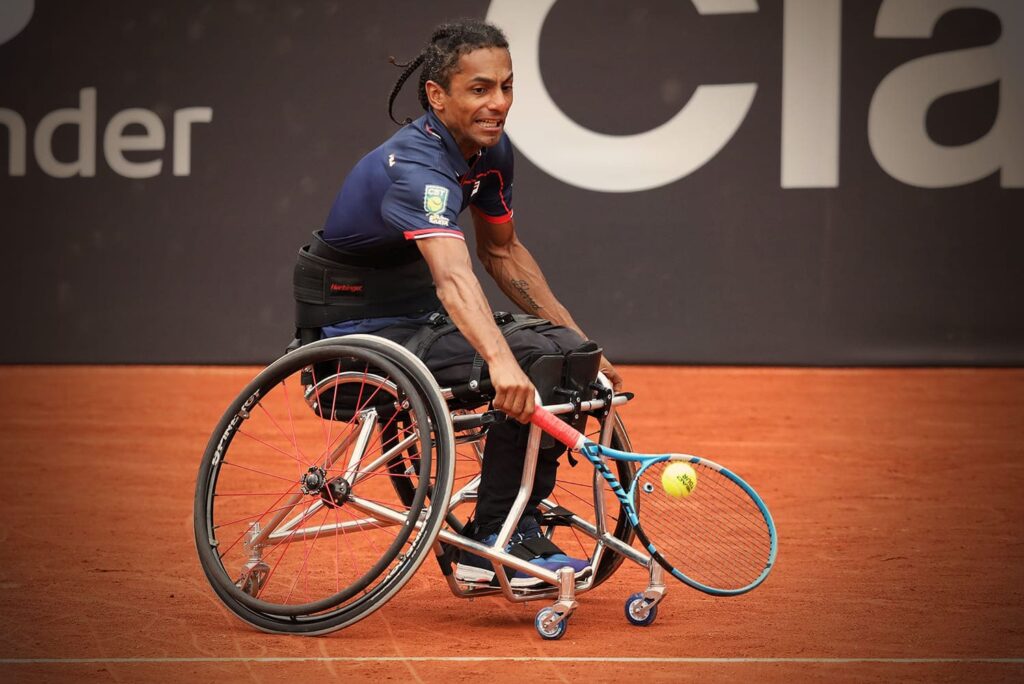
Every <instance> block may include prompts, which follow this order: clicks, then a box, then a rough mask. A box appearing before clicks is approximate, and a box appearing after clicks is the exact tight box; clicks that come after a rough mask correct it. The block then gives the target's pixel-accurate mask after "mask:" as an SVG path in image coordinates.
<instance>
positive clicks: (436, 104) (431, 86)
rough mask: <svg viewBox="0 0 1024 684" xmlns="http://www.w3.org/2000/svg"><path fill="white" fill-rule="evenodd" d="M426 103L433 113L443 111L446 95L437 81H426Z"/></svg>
mask: <svg viewBox="0 0 1024 684" xmlns="http://www.w3.org/2000/svg"><path fill="white" fill-rule="evenodd" d="M424 87H425V88H426V90H427V102H429V103H430V107H431V109H433V110H434V111H438V112H440V111H444V105H445V101H446V100H447V97H448V93H446V92H445V91H444V88H442V87H441V84H440V83H438V82H437V81H427V84H426V86H424Z"/></svg>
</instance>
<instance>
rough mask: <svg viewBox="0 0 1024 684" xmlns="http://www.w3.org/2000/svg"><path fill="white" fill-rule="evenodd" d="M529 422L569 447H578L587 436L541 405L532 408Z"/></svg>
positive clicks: (581, 445) (583, 442)
mask: <svg viewBox="0 0 1024 684" xmlns="http://www.w3.org/2000/svg"><path fill="white" fill-rule="evenodd" d="M530 422H531V423H533V424H534V425H536V426H537V427H539V428H540V429H541V430H543V431H544V432H546V433H548V434H549V435H551V436H552V437H554V438H555V439H557V440H558V441H559V442H561V443H562V444H564V445H565V446H567V447H569V448H570V449H580V448H582V447H583V445H584V444H585V443H586V441H587V438H586V437H584V436H583V435H582V434H580V432H579V431H577V430H575V429H574V428H573V427H572V426H571V425H567V424H566V423H563V422H562V421H560V420H559V419H558V418H556V417H555V414H553V413H551V411H548V410H547V409H546V408H544V407H543V406H538V407H536V408H535V409H534V411H533V415H532V416H531V417H530Z"/></svg>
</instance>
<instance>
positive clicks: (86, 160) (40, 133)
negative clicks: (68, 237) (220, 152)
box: [0, 88, 213, 178]
mask: <svg viewBox="0 0 1024 684" xmlns="http://www.w3.org/2000/svg"><path fill="white" fill-rule="evenodd" d="M211 121H213V109H211V108H210V107H186V108H184V109H178V110H175V112H174V148H173V152H172V168H173V173H174V175H175V176H188V175H190V174H191V173H192V125H193V124H197V123H210V122H211ZM132 125H137V126H142V128H143V129H144V130H145V133H143V134H138V135H137V134H128V133H126V129H127V128H128V127H129V126H132ZM0 126H3V127H4V128H6V129H7V135H8V141H9V143H10V144H9V145H8V147H9V152H8V161H7V172H8V173H9V174H10V175H11V176H24V175H25V167H26V164H25V157H26V151H25V148H26V144H27V143H26V138H27V130H26V126H25V120H24V119H23V118H22V117H21V115H20V114H18V113H17V112H15V111H13V110H11V109H0ZM61 126H74V127H76V128H77V129H78V156H77V158H76V159H75V160H73V161H61V160H59V159H57V158H56V156H55V155H54V153H53V136H54V133H55V132H56V131H57V129H58V128H59V127H61ZM33 143H34V145H33V147H34V150H35V155H36V163H38V164H39V168H40V169H42V171H43V173H45V174H46V175H48V176H52V177H54V178H71V177H72V176H82V177H85V178H90V177H93V176H95V175H96V89H95V88H82V89H81V90H80V91H79V93H78V107H77V108H67V109H57V110H55V111H52V112H50V113H49V114H47V115H46V116H44V117H43V118H42V119H41V120H40V121H39V125H38V126H36V130H35V135H34V137H33ZM165 143H166V132H165V128H164V123H163V121H161V120H160V117H159V116H157V114H156V112H153V111H150V110H148V109H142V108H139V107H133V108H131V109H124V110H121V111H120V112H117V113H116V114H114V116H113V117H112V118H111V119H110V121H109V122H108V123H107V125H106V127H105V130H104V132H103V155H104V157H105V158H106V161H107V165H108V166H109V167H110V168H111V170H112V171H113V172H114V173H116V174H118V175H120V176H124V177H125V178H152V177H154V176H158V175H160V173H161V171H162V170H163V160H162V159H150V160H148V161H141V162H136V161H129V160H128V159H126V158H125V156H124V153H125V152H126V151H148V152H162V151H163V150H164V148H165Z"/></svg>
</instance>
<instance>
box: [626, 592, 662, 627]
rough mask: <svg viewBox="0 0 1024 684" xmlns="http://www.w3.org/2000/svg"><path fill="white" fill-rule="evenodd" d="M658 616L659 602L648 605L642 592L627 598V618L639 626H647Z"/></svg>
mask: <svg viewBox="0 0 1024 684" xmlns="http://www.w3.org/2000/svg"><path fill="white" fill-rule="evenodd" d="M657 617H658V604H654V605H653V606H650V607H648V605H647V602H646V601H645V600H644V595H643V593H642V592H637V593H636V594H633V595H632V596H630V597H629V598H628V599H626V619H627V620H629V623H630V624H632V625H636V626H637V627H647V626H648V625H650V624H651V623H652V622H654V620H655V618H657Z"/></svg>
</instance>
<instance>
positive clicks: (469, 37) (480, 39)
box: [388, 19, 508, 126]
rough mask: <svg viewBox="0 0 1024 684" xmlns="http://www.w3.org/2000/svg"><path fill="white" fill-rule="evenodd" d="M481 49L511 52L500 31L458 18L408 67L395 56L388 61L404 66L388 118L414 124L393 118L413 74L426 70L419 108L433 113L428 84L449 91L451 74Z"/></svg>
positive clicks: (438, 32) (443, 27)
mask: <svg viewBox="0 0 1024 684" xmlns="http://www.w3.org/2000/svg"><path fill="white" fill-rule="evenodd" d="M482 48H505V49H508V39H507V38H505V34H504V33H502V31H501V29H499V28H498V27H497V26H494V25H492V24H488V23H487V22H484V21H480V20H479V19H459V20H458V21H453V22H451V23H447V24H441V25H440V26H438V27H437V28H436V29H435V30H434V33H433V35H431V36H430V42H428V43H427V45H426V47H424V48H423V50H422V51H421V52H420V54H419V55H418V56H417V57H416V58H415V59H413V60H412V61H411V62H408V63H407V64H399V63H398V62H397V61H396V60H395V58H394V57H391V58H390V59H389V60H388V61H389V62H391V63H392V64H394V65H395V66H398V67H404V69H405V70H404V71H403V72H402V74H401V76H399V77H398V81H396V82H395V87H394V88H392V89H391V95H390V97H388V116H389V117H391V120H392V121H394V122H395V123H396V124H398V125H399V126H401V125H403V124H407V123H412V119H406V120H405V121H399V120H398V119H396V118H395V115H394V106H395V98H396V97H398V92H399V91H400V90H401V89H402V86H403V85H405V82H406V81H407V80H409V77H410V76H412V74H413V72H415V71H416V70H417V69H419V68H420V67H421V66H422V67H423V71H422V72H420V82H419V87H420V90H419V98H420V105H421V106H422V107H423V109H424V110H425V111H430V102H429V101H428V100H427V92H426V85H427V81H434V82H435V83H437V84H439V85H440V86H441V87H442V88H444V89H445V92H447V91H448V87H449V86H450V85H451V80H452V74H453V73H455V70H456V67H457V66H458V64H459V58H460V57H462V55H465V54H468V53H470V52H472V51H474V50H479V49H482Z"/></svg>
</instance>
